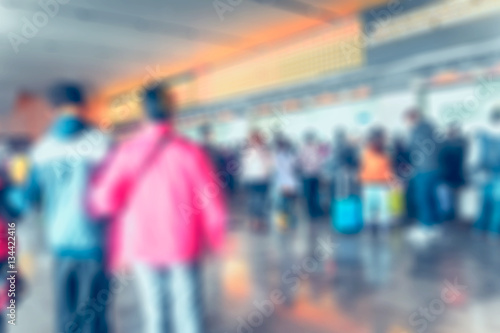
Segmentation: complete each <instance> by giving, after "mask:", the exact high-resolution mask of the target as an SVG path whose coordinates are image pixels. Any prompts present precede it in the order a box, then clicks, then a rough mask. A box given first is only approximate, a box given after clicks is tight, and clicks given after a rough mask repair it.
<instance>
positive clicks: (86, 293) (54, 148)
mask: <svg viewBox="0 0 500 333" xmlns="http://www.w3.org/2000/svg"><path fill="white" fill-rule="evenodd" d="M49 100H50V102H51V103H52V105H53V107H54V110H55V112H56V114H57V116H56V119H55V121H54V123H53V125H52V127H51V128H50V130H49V131H48V133H46V134H45V135H43V137H42V138H41V139H40V140H39V141H38V143H37V144H36V145H35V146H34V147H33V150H32V151H31V153H30V171H29V176H28V180H27V184H26V185H25V197H26V201H25V207H24V209H25V211H26V210H30V209H33V208H35V209H39V210H40V211H41V213H42V214H41V215H42V216H43V223H44V229H45V233H46V237H47V240H48V244H49V247H50V249H51V252H52V254H53V256H54V269H55V272H54V279H55V286H56V287H55V292H56V307H57V309H56V318H57V319H56V320H57V326H56V328H57V332H60V333H66V332H77V331H78V332H88V333H94V332H95V333H106V332H107V321H106V304H107V303H108V298H109V291H108V279H107V277H106V273H105V266H104V257H105V256H104V244H103V243H104V223H98V222H100V221H95V220H93V219H92V218H91V217H90V215H89V212H88V210H87V208H86V204H85V198H86V193H87V186H88V184H89V182H90V178H91V176H92V173H93V172H94V170H95V169H96V167H97V166H98V165H99V164H100V163H101V161H102V160H103V158H104V157H105V155H106V153H107V150H108V140H107V139H106V136H105V135H104V134H103V133H102V132H101V131H99V130H98V129H96V128H93V127H92V126H90V125H89V124H88V123H87V122H86V121H85V120H84V113H85V110H86V107H85V102H86V101H85V96H84V92H83V90H82V88H81V87H80V86H79V85H78V84H73V83H60V84H57V85H55V86H54V87H53V88H52V89H51V90H50V93H49ZM103 300H104V301H103Z"/></svg>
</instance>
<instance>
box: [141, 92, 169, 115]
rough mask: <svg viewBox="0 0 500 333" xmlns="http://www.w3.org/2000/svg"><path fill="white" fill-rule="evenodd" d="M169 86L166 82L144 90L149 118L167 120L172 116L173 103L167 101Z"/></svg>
mask: <svg viewBox="0 0 500 333" xmlns="http://www.w3.org/2000/svg"><path fill="white" fill-rule="evenodd" d="M168 90H169V86H168V85H166V84H154V85H152V86H150V87H147V88H146V89H145V91H144V99H143V104H144V111H145V113H146V116H147V118H148V119H149V120H152V121H157V122H160V121H165V120H168V119H170V117H171V116H172V110H170V108H171V105H170V104H169V103H168V102H167V98H168V97H167V96H166V94H167V92H168Z"/></svg>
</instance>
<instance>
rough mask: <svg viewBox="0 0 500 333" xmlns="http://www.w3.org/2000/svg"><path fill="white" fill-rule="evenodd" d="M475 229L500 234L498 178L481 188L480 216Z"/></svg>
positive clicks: (499, 181) (499, 185)
mask: <svg viewBox="0 0 500 333" xmlns="http://www.w3.org/2000/svg"><path fill="white" fill-rule="evenodd" d="M474 227H475V228H476V229H480V230H486V231H491V232H494V233H500V177H498V176H497V177H495V178H493V179H492V180H490V181H489V182H488V183H487V184H486V185H485V186H484V188H483V205H482V209H481V215H480V216H479V219H478V220H477V222H476V224H475V225H474Z"/></svg>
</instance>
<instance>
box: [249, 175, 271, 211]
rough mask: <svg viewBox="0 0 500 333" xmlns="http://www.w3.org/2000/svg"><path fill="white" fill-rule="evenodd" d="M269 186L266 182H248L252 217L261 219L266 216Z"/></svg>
mask: <svg viewBox="0 0 500 333" xmlns="http://www.w3.org/2000/svg"><path fill="white" fill-rule="evenodd" d="M268 187H269V185H268V184H267V183H265V182H256V183H249V184H247V193H248V213H249V215H250V216H251V217H253V218H257V219H261V220H264V219H265V218H266V215H267V212H266V208H267V207H266V206H267V191H268Z"/></svg>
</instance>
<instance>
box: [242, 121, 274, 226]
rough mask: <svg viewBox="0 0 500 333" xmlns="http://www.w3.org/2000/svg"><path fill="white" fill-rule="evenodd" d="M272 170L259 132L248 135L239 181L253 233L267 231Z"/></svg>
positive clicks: (268, 154) (269, 158)
mask: <svg viewBox="0 0 500 333" xmlns="http://www.w3.org/2000/svg"><path fill="white" fill-rule="evenodd" d="M272 170H273V161H272V157H271V153H270V151H269V150H268V148H267V147H266V145H265V143H264V139H263V137H262V135H261V133H260V132H258V131H254V132H252V134H251V135H250V140H249V143H248V148H247V149H246V151H245V152H244V153H243V156H242V173H241V181H242V182H243V184H244V186H245V188H246V192H247V196H248V197H247V198H248V213H249V216H250V227H251V228H252V229H253V230H254V231H262V230H265V229H267V217H268V216H267V215H268V207H269V203H268V200H267V199H268V191H269V185H270V181H271V173H272Z"/></svg>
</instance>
